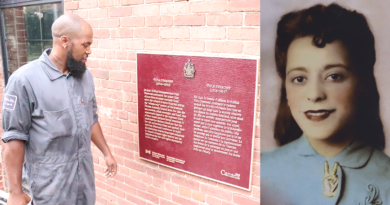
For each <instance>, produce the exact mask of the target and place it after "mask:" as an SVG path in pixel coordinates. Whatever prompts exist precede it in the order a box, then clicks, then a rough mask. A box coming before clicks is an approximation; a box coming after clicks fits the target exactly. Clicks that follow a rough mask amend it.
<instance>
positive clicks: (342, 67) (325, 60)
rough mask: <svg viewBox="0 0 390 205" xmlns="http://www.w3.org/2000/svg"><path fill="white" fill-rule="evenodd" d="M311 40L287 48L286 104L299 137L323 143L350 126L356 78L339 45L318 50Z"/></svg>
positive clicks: (304, 38) (336, 42) (355, 93)
mask: <svg viewBox="0 0 390 205" xmlns="http://www.w3.org/2000/svg"><path fill="white" fill-rule="evenodd" d="M312 40H313V37H312V36H307V37H302V38H297V39H295V40H294V41H293V42H292V43H291V45H290V47H289V48H288V51H287V64H286V82H285V83H286V92H287V100H288V105H289V107H290V110H291V113H292V115H293V117H294V119H295V121H296V122H297V123H298V125H299V127H300V128H301V129H302V131H303V133H305V134H306V136H307V137H309V138H311V139H317V140H326V139H330V138H331V137H332V136H334V135H335V134H337V133H339V132H340V131H342V130H343V131H345V128H346V127H349V125H351V124H353V122H354V116H355V110H356V99H357V90H358V89H357V76H356V74H355V73H354V72H353V71H352V70H351V66H350V63H349V60H348V53H347V49H346V48H345V47H344V45H343V44H342V42H341V41H339V40H336V41H333V42H332V43H328V44H326V46H325V47H324V48H318V47H316V46H314V45H313V44H312Z"/></svg>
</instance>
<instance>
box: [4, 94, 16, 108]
mask: <svg viewBox="0 0 390 205" xmlns="http://www.w3.org/2000/svg"><path fill="white" fill-rule="evenodd" d="M17 100H18V97H16V96H15V95H9V94H5V95H4V102H3V108H4V109H7V110H11V111H13V110H15V105H16V101H17Z"/></svg>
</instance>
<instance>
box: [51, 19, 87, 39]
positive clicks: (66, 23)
mask: <svg viewBox="0 0 390 205" xmlns="http://www.w3.org/2000/svg"><path fill="white" fill-rule="evenodd" d="M86 27H89V28H91V26H90V25H89V24H88V23H87V22H86V21H85V20H84V19H83V18H81V17H80V16H77V15H75V14H64V15H62V16H60V17H59V18H58V19H57V20H56V21H54V23H53V25H52V26H51V32H52V35H53V39H58V38H61V36H67V37H70V38H74V37H76V36H77V34H78V33H80V32H81V31H82V30H83V29H84V28H86Z"/></svg>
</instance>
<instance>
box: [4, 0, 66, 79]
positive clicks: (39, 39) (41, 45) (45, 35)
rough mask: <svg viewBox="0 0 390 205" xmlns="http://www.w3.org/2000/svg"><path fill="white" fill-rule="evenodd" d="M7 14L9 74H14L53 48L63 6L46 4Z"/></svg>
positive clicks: (15, 10)
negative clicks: (58, 19) (53, 28)
mask: <svg viewBox="0 0 390 205" xmlns="http://www.w3.org/2000/svg"><path fill="white" fill-rule="evenodd" d="M3 11H4V21H5V31H6V42H7V52H8V66H9V68H8V71H9V74H12V73H13V72H14V71H15V70H17V69H18V68H19V67H21V66H23V65H24V64H26V63H28V62H30V61H33V60H35V59H37V58H39V56H40V55H41V54H42V52H43V51H44V50H45V49H46V48H51V47H52V43H53V37H52V35H51V25H52V24H53V22H54V21H55V20H56V19H57V18H58V17H59V16H61V15H62V14H63V13H64V11H63V7H62V3H54V4H42V5H33V6H24V7H15V8H6V9H4V10H3Z"/></svg>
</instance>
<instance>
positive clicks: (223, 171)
mask: <svg viewBox="0 0 390 205" xmlns="http://www.w3.org/2000/svg"><path fill="white" fill-rule="evenodd" d="M221 174H222V175H224V176H227V177H230V178H234V179H238V180H240V174H237V173H235V174H232V173H229V172H226V171H225V170H221Z"/></svg>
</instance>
